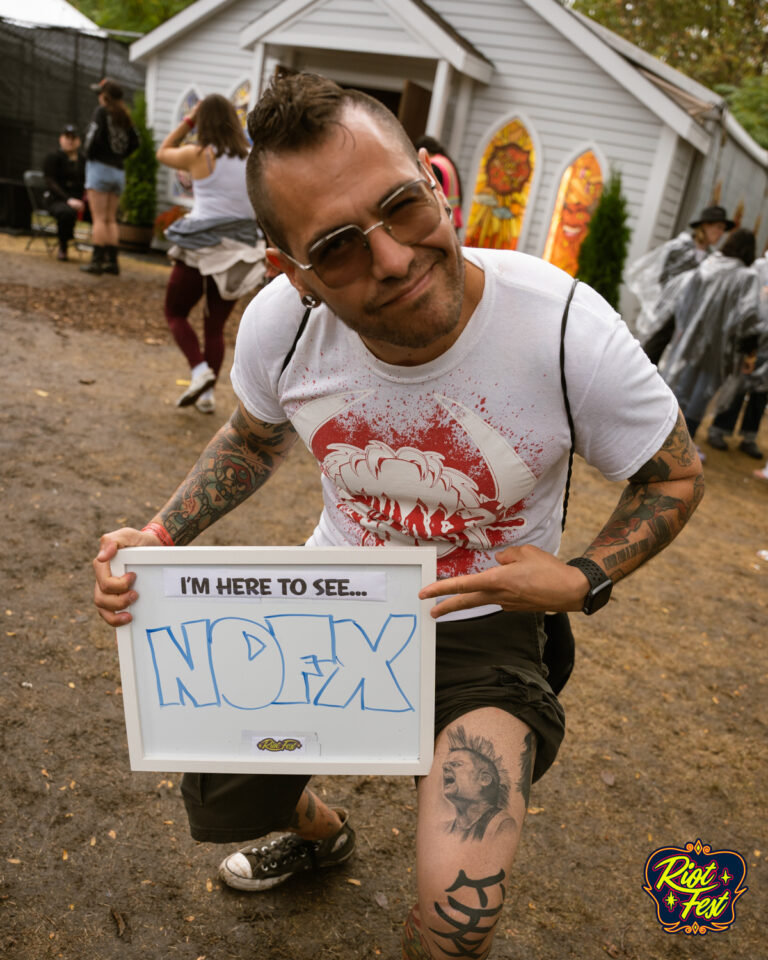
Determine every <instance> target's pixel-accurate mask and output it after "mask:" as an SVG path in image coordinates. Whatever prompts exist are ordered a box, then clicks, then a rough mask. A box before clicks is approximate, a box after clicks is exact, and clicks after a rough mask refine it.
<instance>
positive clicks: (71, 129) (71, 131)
mask: <svg viewBox="0 0 768 960" xmlns="http://www.w3.org/2000/svg"><path fill="white" fill-rule="evenodd" d="M61 132H62V134H63V135H66V136H68V137H79V136H80V134H79V133H78V132H77V127H76V126H75V125H74V124H73V123H68V124H66V126H63V127H62V128H61Z"/></svg>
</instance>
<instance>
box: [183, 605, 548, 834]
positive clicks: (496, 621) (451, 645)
mask: <svg viewBox="0 0 768 960" xmlns="http://www.w3.org/2000/svg"><path fill="white" fill-rule="evenodd" d="M545 642H546V635H545V632H544V614H543V613H506V612H499V613H492V614H489V615H488V616H485V617H474V618H471V619H466V620H449V621H444V622H442V623H438V624H437V659H436V669H435V736H437V735H438V734H439V733H440V731H441V730H443V729H444V728H445V727H447V726H448V724H450V723H453V722H454V721H455V720H458V719H459V718H460V717H462V716H464V715H465V714H467V713H469V712H470V711H472V710H477V709H479V708H481V707H497V708H499V709H501V710H505V711H506V712H507V713H510V714H512V715H513V716H515V717H517V718H518V719H520V720H522V721H523V723H525V724H527V725H528V726H529V727H530V728H531V729H532V730H533V732H534V733H535V734H536V758H535V761H534V767H533V779H534V780H538V779H539V777H540V776H541V775H542V774H543V773H544V772H545V771H546V770H547V768H548V767H549V766H550V765H551V764H552V762H553V761H554V759H555V757H556V756H557V751H558V749H559V747H560V743H561V742H562V739H563V736H564V734H565V714H564V713H563V708H562V706H561V705H560V701H559V700H558V699H557V697H556V696H555V694H554V693H553V691H552V688H551V687H550V686H549V683H548V682H547V668H546V666H544V662H543V659H542V655H543V651H544V644H545ZM309 780H310V777H309V776H307V775H304V774H263V773H256V774H243V773H185V774H184V777H183V778H182V782H181V792H182V795H183V797H184V803H185V805H186V808H187V816H188V817H189V826H190V832H191V833H192V836H193V837H194V839H195V840H203V841H208V842H211V843H237V842H240V841H246V840H252V839H255V838H256V837H263V836H264V835H265V834H267V833H270V832H271V831H273V830H278V829H281V828H283V827H286V826H287V825H288V822H289V820H290V818H291V815H292V813H293V811H294V810H295V808H296V804H297V803H298V802H299V797H300V796H301V794H302V791H303V790H304V788H305V787H306V785H307V784H308V783H309Z"/></svg>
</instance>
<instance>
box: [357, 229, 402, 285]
mask: <svg viewBox="0 0 768 960" xmlns="http://www.w3.org/2000/svg"><path fill="white" fill-rule="evenodd" d="M367 239H368V245H369V246H370V248H371V258H372V261H373V262H372V264H371V273H372V274H373V276H374V277H375V278H376V279H377V280H387V279H388V278H389V277H406V276H408V271H409V270H410V268H411V263H412V262H413V247H411V246H410V245H408V244H404V243H398V241H397V240H395V238H394V237H393V236H392V235H391V234H390V233H389V232H388V231H387V229H386V227H384V225H383V224H381V229H379V224H377V228H376V229H375V230H372V231H371V232H370V233H369V234H368V237H367Z"/></svg>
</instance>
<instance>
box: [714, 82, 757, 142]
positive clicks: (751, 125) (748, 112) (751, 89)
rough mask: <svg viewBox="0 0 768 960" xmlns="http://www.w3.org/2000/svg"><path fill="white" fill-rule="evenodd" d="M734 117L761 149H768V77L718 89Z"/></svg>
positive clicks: (721, 86) (722, 86) (726, 85)
mask: <svg viewBox="0 0 768 960" xmlns="http://www.w3.org/2000/svg"><path fill="white" fill-rule="evenodd" d="M717 92H718V93H720V94H722V95H723V96H724V97H725V98H726V100H727V101H728V104H729V106H730V108H731V111H732V112H733V115H734V116H735V117H736V119H737V120H738V121H739V123H740V124H741V125H742V127H744V129H745V130H746V131H747V132H748V133H749V134H750V136H751V137H753V139H755V140H756V141H757V142H758V143H759V144H760V146H761V147H765V148H766V149H768V76H763V77H747V79H746V80H744V81H743V82H742V84H741V86H740V87H734V86H732V85H730V84H722V85H720V86H718V87H717Z"/></svg>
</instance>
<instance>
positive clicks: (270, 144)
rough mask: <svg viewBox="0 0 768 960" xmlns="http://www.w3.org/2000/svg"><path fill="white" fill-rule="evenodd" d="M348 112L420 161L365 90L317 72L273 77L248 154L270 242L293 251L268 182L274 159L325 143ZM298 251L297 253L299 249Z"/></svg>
mask: <svg viewBox="0 0 768 960" xmlns="http://www.w3.org/2000/svg"><path fill="white" fill-rule="evenodd" d="M349 109H360V110H364V111H365V112H366V113H367V114H369V115H370V116H371V117H372V118H373V119H375V120H376V121H377V123H378V124H379V125H380V126H381V127H382V128H383V129H384V130H386V131H387V132H388V133H391V135H392V136H393V137H394V138H396V139H397V140H399V141H400V143H401V144H402V146H403V149H404V150H405V151H406V153H407V154H409V155H410V156H412V157H413V161H414V163H418V155H417V153H416V148H415V147H414V145H413V143H411V140H410V138H409V137H408V134H407V133H406V132H405V130H404V129H403V127H402V125H401V124H400V121H399V120H398V119H397V117H396V116H395V115H394V114H393V113H392V112H391V111H390V110H388V109H387V107H385V106H384V104H383V103H380V102H379V101H378V100H376V99H375V98H374V97H369V96H368V94H367V93H362V92H361V91H360V90H345V89H342V87H340V86H339V85H338V84H336V83H334V82H333V81H332V80H328V79H326V78H325V77H321V76H318V75H317V74H314V73H291V74H279V75H278V76H276V77H273V78H272V81H271V82H270V84H269V86H268V87H267V89H266V90H265V91H264V93H263V94H262V95H261V97H260V98H259V101H258V103H257V104H256V106H255V107H254V108H253V110H251V112H250V113H249V114H248V133H249V135H250V137H251V140H252V141H253V147H252V148H251V152H250V154H249V156H248V163H247V166H246V181H247V184H248V196H249V197H250V200H251V204H252V206H253V209H254V212H255V213H256V218H257V219H258V221H259V223H260V224H261V227H262V229H263V230H264V232H265V233H266V234H267V236H268V237H269V239H270V241H271V242H272V243H273V244H274V245H275V246H276V247H279V248H280V249H281V250H285V251H288V244H287V241H286V235H285V230H284V228H283V225H282V224H281V223H280V219H279V211H278V210H275V209H274V208H273V206H272V203H271V201H270V197H269V191H268V190H267V188H266V185H265V183H264V167H265V164H266V161H267V160H268V159H269V157H270V156H279V155H280V154H287V153H298V152H300V151H302V150H307V149H311V148H313V147H317V146H319V145H320V144H322V143H323V142H324V141H326V140H327V139H328V138H329V137H330V136H331V134H332V132H333V130H334V129H339V128H341V129H346V128H345V125H344V123H343V122H342V117H343V115H344V113H345V112H346V111H347V110H349ZM294 253H295V251H294Z"/></svg>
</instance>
